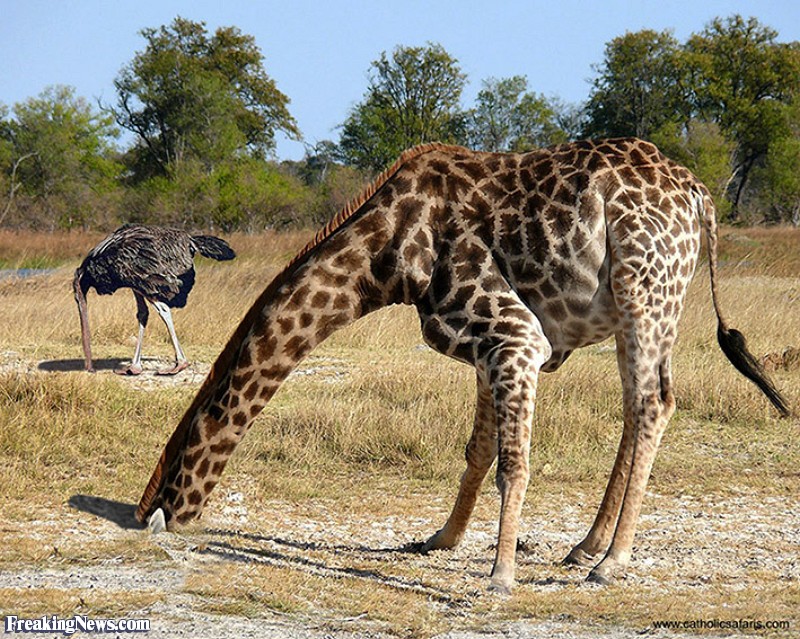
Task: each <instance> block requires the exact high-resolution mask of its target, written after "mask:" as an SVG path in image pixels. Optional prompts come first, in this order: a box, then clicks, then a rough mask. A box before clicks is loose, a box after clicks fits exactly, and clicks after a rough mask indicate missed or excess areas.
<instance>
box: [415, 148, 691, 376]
mask: <svg viewBox="0 0 800 639" xmlns="http://www.w3.org/2000/svg"><path fill="white" fill-rule="evenodd" d="M437 154H439V155H440V156H442V157H437ZM427 162H428V165H429V171H431V172H433V173H436V174H443V175H446V180H445V182H446V184H447V185H446V187H445V188H446V200H447V202H448V204H447V207H446V208H447V209H448V210H447V211H446V216H445V218H444V219H445V220H446V221H445V222H444V227H449V228H444V229H443V230H442V231H440V233H441V234H442V235H443V236H444V237H453V238H456V239H454V240H452V241H451V242H449V243H447V242H445V246H444V251H443V255H440V258H442V259H444V260H445V261H450V262H452V265H451V266H450V267H449V268H448V269H447V270H449V271H451V273H449V274H448V275H449V276H450V277H452V278H453V279H455V280H456V281H459V282H461V283H468V282H469V281H470V280H476V281H478V280H480V281H482V282H483V283H484V284H485V282H486V281H487V278H488V279H491V277H492V275H491V274H489V275H487V267H489V266H490V265H491V266H496V267H497V269H498V270H499V272H500V274H501V276H502V277H503V278H505V279H506V280H507V281H508V282H509V283H510V284H511V286H512V287H513V288H514V290H516V292H517V293H518V294H519V296H520V297H521V299H522V300H523V301H524V302H525V304H526V305H527V306H528V307H529V308H530V309H531V310H532V311H533V312H534V314H535V315H536V316H537V317H538V318H539V320H540V321H541V322H542V327H543V330H544V332H545V334H546V335H547V338H548V340H549V341H550V343H551V345H552V346H553V355H552V357H551V359H550V361H549V362H548V363H547V364H546V365H545V367H544V368H545V370H554V369H555V368H557V367H558V366H559V365H560V364H561V363H562V362H563V361H564V360H565V359H566V357H567V356H568V355H569V353H570V352H571V351H572V350H574V349H575V348H579V347H581V346H585V345H587V344H592V343H596V342H598V341H601V340H603V339H606V338H607V337H609V336H610V335H612V334H614V333H615V332H616V331H617V330H619V328H620V321H621V319H620V312H619V299H618V298H615V296H614V292H613V290H612V285H611V274H612V272H613V271H614V269H619V268H621V267H622V268H624V269H628V270H630V271H631V273H632V274H633V276H635V277H637V278H639V279H640V280H642V281H645V282H646V283H647V282H650V284H648V285H652V292H653V295H652V296H651V299H650V302H651V303H653V304H655V303H657V302H658V303H667V302H669V301H670V299H671V298H673V297H676V296H677V297H680V298H682V295H683V292H684V290H685V282H684V280H688V278H690V277H691V274H692V273H693V270H694V264H695V257H696V253H697V250H698V247H699V240H698V234H699V228H698V221H697V216H696V214H695V206H694V203H693V198H694V197H695V195H696V194H697V193H701V194H702V193H706V194H707V191H705V187H703V186H702V184H700V183H699V182H697V180H696V179H695V178H694V176H692V174H691V173H690V172H689V171H688V170H686V169H684V168H683V167H681V166H679V165H677V164H675V163H674V162H672V161H670V160H669V159H667V158H666V157H664V156H663V155H662V154H661V153H660V152H659V151H658V149H656V147H655V146H653V145H652V144H649V143H646V142H643V141H640V140H631V139H619V140H607V141H596V142H592V141H585V142H578V143H570V144H565V145H561V146H558V147H553V148H549V149H543V150H539V151H534V152H531V153H526V154H493V153H476V152H470V151H466V150H463V149H453V148H445V149H442V150H440V151H435V152H433V153H431V154H430V156H429V157H428V158H427ZM445 171H446V173H445ZM436 270H437V269H434V281H435V278H436ZM439 270H440V271H441V270H442V269H439ZM656 297H658V298H659V299H658V300H656V299H655V298H656ZM475 302H476V300H472V303H473V304H474V303H475Z"/></svg>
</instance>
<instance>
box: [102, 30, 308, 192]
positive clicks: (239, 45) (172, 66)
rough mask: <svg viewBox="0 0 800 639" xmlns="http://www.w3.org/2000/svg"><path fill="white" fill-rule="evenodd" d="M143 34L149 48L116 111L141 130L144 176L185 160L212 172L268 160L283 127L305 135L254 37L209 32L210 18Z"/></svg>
mask: <svg viewBox="0 0 800 639" xmlns="http://www.w3.org/2000/svg"><path fill="white" fill-rule="evenodd" d="M141 34H142V36H143V37H144V38H145V40H146V41H147V46H146V48H145V49H144V51H142V52H139V53H137V54H136V56H135V57H134V59H133V61H132V62H131V63H130V64H128V65H127V66H125V67H124V68H123V69H122V71H121V72H120V73H119V75H118V76H117V78H116V80H115V81H114V85H115V87H116V90H117V103H116V106H115V107H111V108H110V111H111V112H112V113H113V115H114V117H115V119H116V121H117V123H118V124H119V126H121V127H122V128H123V129H126V130H128V131H131V132H133V133H134V134H135V135H136V138H137V141H138V144H137V145H136V147H135V148H134V151H135V158H134V162H133V164H134V169H135V171H136V173H137V176H138V177H148V176H152V175H162V176H163V175H168V174H169V171H170V167H171V166H172V165H175V164H180V163H181V162H183V161H186V160H192V161H199V162H200V163H201V164H202V165H203V166H204V167H205V169H206V170H208V171H210V170H211V169H212V168H213V167H214V166H215V165H217V164H219V163H220V162H222V161H224V160H226V159H228V158H231V157H233V156H236V155H242V154H246V155H252V156H254V157H261V158H263V157H266V156H267V155H268V154H269V153H271V152H272V151H273V150H274V147H275V135H276V133H277V132H278V131H282V132H284V133H285V134H286V135H288V136H289V137H291V138H296V139H299V137H300V132H299V130H298V128H297V124H296V122H295V120H294V118H293V117H292V116H291V115H290V113H289V110H288V104H289V99H288V98H287V97H286V96H285V95H284V94H283V93H281V92H280V91H279V90H278V88H277V86H276V84H275V82H274V81H273V80H272V79H271V78H270V77H269V76H268V75H267V73H266V71H265V70H264V66H263V56H262V55H261V51H260V50H259V48H258V47H257V46H256V44H255V41H254V39H253V38H252V37H251V36H249V35H245V34H242V33H241V32H240V31H239V30H238V29H237V28H235V27H220V28H219V29H217V30H216V32H215V33H214V34H213V35H209V34H208V32H207V31H206V28H205V24H204V23H202V22H200V23H198V22H192V21H190V20H186V19H183V18H180V17H179V18H176V19H175V20H174V21H173V23H172V24H171V25H170V26H169V27H165V26H162V27H160V28H158V29H144V30H142V32H141Z"/></svg>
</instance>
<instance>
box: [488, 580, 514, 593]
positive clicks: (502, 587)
mask: <svg viewBox="0 0 800 639" xmlns="http://www.w3.org/2000/svg"><path fill="white" fill-rule="evenodd" d="M513 587H514V586H513V584H509V583H505V582H502V581H495V580H494V579H492V583H490V584H489V592H490V593H492V594H493V595H500V596H501V597H510V596H511V591H512V590H513Z"/></svg>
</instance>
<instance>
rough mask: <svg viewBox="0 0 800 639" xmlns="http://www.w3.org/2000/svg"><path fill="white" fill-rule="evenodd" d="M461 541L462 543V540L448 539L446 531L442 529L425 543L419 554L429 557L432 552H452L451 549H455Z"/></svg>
mask: <svg viewBox="0 0 800 639" xmlns="http://www.w3.org/2000/svg"><path fill="white" fill-rule="evenodd" d="M459 541H461V539H460V538H458V539H454V538H450V537H448V535H446V533H445V532H444V529H442V530H440V531H439V532H437V533H436V534H435V535H433V536H432V537H431V538H430V539H428V541H426V542H425V543H423V544H422V545H421V546H420V549H419V552H420V553H421V554H423V555H427V554H428V553H429V552H431V551H432V550H450V549H451V548H455V547H456V546H457V545H458V542H459Z"/></svg>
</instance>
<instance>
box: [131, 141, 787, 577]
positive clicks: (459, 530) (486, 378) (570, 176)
mask: <svg viewBox="0 0 800 639" xmlns="http://www.w3.org/2000/svg"><path fill="white" fill-rule="evenodd" d="M714 211H715V209H714V205H713V202H712V200H711V197H710V195H709V192H708V190H707V189H706V187H705V186H703V185H702V184H701V183H700V182H699V181H698V180H697V179H696V178H695V177H694V176H693V175H692V174H691V173H690V172H689V171H688V170H687V169H685V168H683V167H681V166H679V165H677V164H675V163H674V162H672V161H671V160H669V159H667V158H666V157H665V156H663V155H662V154H661V153H660V152H659V151H658V149H657V148H656V147H655V146H653V145H652V144H649V143H647V142H644V141H641V140H636V139H615V140H599V141H581V142H575V143H569V144H565V145H561V146H556V147H552V148H548V149H543V150H537V151H533V152H530V153H524V154H498V153H482V152H473V151H470V150H467V149H464V148H460V147H454V146H445V145H441V144H429V145H424V146H421V147H417V148H414V149H412V150H409V151H406V152H405V153H404V154H403V155H402V156H401V157H400V158H399V159H398V161H397V162H396V163H395V164H394V165H393V166H392V167H391V168H390V169H388V170H387V171H386V172H385V173H383V174H382V175H381V176H379V177H378V178H377V179H376V181H375V182H374V183H373V184H372V185H371V186H370V187H368V188H367V189H366V190H365V191H364V192H363V193H362V195H361V197H359V198H358V199H357V200H356V201H355V202H353V203H352V204H351V205H350V206H348V207H347V208H346V209H345V210H344V211H342V212H341V213H340V214H339V215H338V216H337V217H336V218H334V219H333V220H332V221H331V222H330V223H329V224H328V226H327V227H325V228H324V229H322V230H321V231H320V232H319V233H318V234H317V235H316V237H315V238H314V239H313V240H312V241H311V242H310V243H309V244H308V245H307V246H306V247H305V248H304V249H303V250H302V251H301V252H300V253H299V254H298V255H297V256H296V257H295V258H294V259H293V260H292V261H291V262H290V263H289V265H288V266H287V267H286V268H285V269H284V270H283V271H282V272H281V273H279V274H278V275H277V277H276V278H275V279H274V280H273V281H272V283H270V284H269V285H268V286H267V288H266V289H265V291H264V292H263V293H262V294H261V295H260V296H259V298H258V299H257V301H256V302H255V304H254V305H253V306H252V307H251V308H250V310H249V311H248V312H247V314H246V316H245V317H244V319H243V321H242V322H241V324H240V325H239V326H238V328H237V329H236V330H235V332H234V334H233V336H232V337H231V338H230V340H229V342H228V344H227V346H226V347H225V348H224V350H223V351H222V353H221V354H220V355H219V357H218V359H217V361H216V363H215V364H214V365H213V367H212V369H211V371H210V373H209V375H208V377H207V378H206V380H205V382H204V384H203V386H202V387H201V389H200V391H199V392H198V393H197V395H196V397H195V399H194V401H193V402H192V404H191V406H190V407H189V409H188V410H187V412H186V413H185V415H184V417H183V418H182V420H181V421H180V423H179V424H178V426H177V428H176V430H175V431H174V433H173V435H172V436H171V438H170V439H169V441H168V442H167V444H166V446H165V448H164V451H163V452H162V454H161V457H160V459H159V460H158V463H157V466H156V468H155V470H154V472H153V475H152V477H151V479H150V482H149V483H148V485H147V487H146V488H145V491H144V494H143V496H142V498H141V501H140V503H139V506H138V509H137V512H136V517H137V519H138V520H139V521H140V522H144V521H146V520H148V518H149V521H150V522H151V523H153V522H159V521H160V522H161V525H163V526H164V527H166V528H167V529H168V530H173V529H174V528H175V527H176V526H178V525H180V524H183V523H185V522H187V521H189V520H191V519H193V518H196V517H198V516H199V515H200V514H201V512H202V510H203V507H204V505H205V503H206V501H207V499H208V497H209V494H210V493H211V491H212V489H213V488H214V486H215V485H216V484H217V482H218V481H219V479H220V476H221V474H222V472H223V469H224V468H225V464H226V463H227V461H228V459H229V458H230V456H231V454H232V453H233V451H234V449H235V448H236V446H237V444H238V443H239V442H240V441H241V439H242V437H243V436H244V435H245V433H246V432H247V430H248V428H249V426H250V424H251V423H252V422H253V420H254V418H255V417H256V415H258V414H259V412H260V411H261V410H263V409H264V407H265V406H266V404H267V402H268V401H269V400H270V398H271V397H272V396H273V394H274V393H275V391H276V390H277V389H278V387H279V385H280V384H281V382H282V381H283V380H284V379H285V378H286V377H287V376H288V374H289V373H290V372H291V370H292V369H293V368H294V367H295V366H296V365H297V364H298V362H300V360H302V359H303V357H305V356H306V355H307V354H308V353H309V352H310V351H311V350H312V349H313V348H314V347H315V346H316V345H317V344H319V343H320V342H321V341H322V340H324V339H325V338H326V337H328V336H329V335H330V334H331V333H332V332H334V331H335V330H337V329H339V328H342V327H344V326H346V325H348V324H350V323H352V322H353V321H355V320H356V319H358V318H359V317H362V316H364V315H365V314H367V313H369V312H370V311H373V310H375V309H377V308H381V307H384V306H387V305H390V304H398V303H400V304H411V305H415V306H416V308H417V310H418V313H419V317H420V322H421V329H422V335H423V338H424V339H425V341H426V342H427V343H428V344H429V345H430V346H431V347H432V348H434V349H435V350H437V351H439V352H441V353H443V354H445V355H448V356H450V357H452V358H455V359H457V360H460V361H462V362H466V363H468V364H470V365H472V366H473V367H474V368H475V372H476V382H477V393H476V396H477V402H476V404H477V405H476V410H475V420H474V426H473V433H472V436H471V438H470V440H469V443H468V445H467V448H466V462H467V467H466V470H465V472H464V474H463V476H462V478H461V483H460V486H459V490H458V495H457V497H456V500H455V505H454V507H453V510H452V512H451V514H450V516H449V518H448V519H447V521H446V523H445V524H444V526H443V527H442V528H441V529H440V530H439V531H438V532H436V533H435V534H434V535H433V536H432V537H430V538H429V539H428V540H427V541H426V542H425V543H424V544H422V545H421V550H422V552H429V551H432V550H438V549H446V548H452V547H453V546H455V545H456V544H458V543H459V541H460V540H461V539H462V537H463V535H464V531H465V529H466V526H467V523H468V520H469V519H470V515H471V513H472V510H473V507H474V505H475V501H476V497H477V494H478V490H479V488H480V486H481V484H482V482H483V479H484V477H485V475H486V474H487V472H488V470H489V468H490V466H491V465H492V464H493V462H494V460H495V459H497V471H496V485H497V488H498V489H499V492H500V520H499V533H498V543H497V547H496V556H495V560H494V566H493V569H492V573H491V581H490V589H492V590H495V591H498V592H503V593H508V592H510V591H511V588H512V587H513V584H514V572H515V553H516V545H517V536H518V527H519V517H520V512H521V509H522V505H523V499H524V496H525V492H526V489H527V485H528V481H529V475H530V471H529V460H528V456H529V449H530V440H531V427H532V418H533V411H534V403H535V397H536V388H537V381H538V377H539V373H540V372H549V371H554V370H556V369H557V368H559V367H560V366H561V365H562V364H563V363H564V361H565V360H566V359H567V358H568V357H569V355H570V353H571V352H572V351H573V350H575V349H576V348H580V347H583V346H587V345H589V344H593V343H597V342H599V341H601V340H605V339H606V338H608V337H610V336H614V337H615V340H616V352H617V361H618V368H619V372H620V376H621V379H622V388H623V393H622V396H623V406H624V410H623V414H624V419H623V431H622V438H621V441H620V446H619V450H618V453H617V457H616V460H615V462H614V466H613V468H612V471H611V475H610V477H609V481H608V485H607V488H606V491H605V494H604V496H603V499H602V502H601V505H600V508H599V510H598V512H597V515H596V518H595V521H594V524H593V525H592V527H591V529H590V531H589V533H588V535H587V536H586V538H585V539H584V540H583V541H581V542H580V543H579V544H577V545H576V546H575V547H574V548H573V549H572V551H571V552H570V553H569V555H568V556H567V558H566V559H565V562H567V563H572V564H579V565H581V566H584V565H585V566H587V567H589V566H593V568H592V569H591V571H590V572H589V576H588V578H589V579H590V580H593V581H597V582H600V583H606V582H608V581H609V580H611V579H613V578H615V577H617V576H619V575H621V574H623V573H624V571H625V569H626V567H627V565H628V563H629V561H630V557H631V547H632V544H633V537H634V531H635V527H636V521H637V519H638V516H639V511H640V508H641V504H642V499H643V496H644V492H645V487H646V485H647V481H648V478H649V475H650V470H651V467H652V465H653V461H654V459H655V456H656V451H657V449H658V445H659V442H660V440H661V436H662V434H663V432H664V429H665V427H666V425H667V422H668V420H669V418H670V417H671V415H672V413H673V412H674V410H675V399H674V395H673V390H672V376H671V365H670V364H671V357H672V348H673V344H674V342H675V339H676V337H677V322H678V318H679V316H680V313H681V307H682V305H683V300H684V296H685V293H686V288H687V285H688V283H689V281H690V279H691V277H692V275H693V272H694V269H695V264H696V260H697V255H698V252H699V248H700V234H701V233H700V229H701V225H702V226H703V227H704V228H705V233H706V235H707V238H708V253H709V262H710V267H711V271H710V273H711V295H712V300H713V304H714V310H715V313H716V316H717V320H718V331H717V334H718V341H719V342H720V345H721V347H722V349H723V351H724V352H725V354H726V355H727V356H728V358H729V359H730V360H731V361H732V362H733V363H734V365H735V366H736V367H737V368H738V369H739V370H740V371H741V372H742V373H744V374H745V375H747V376H748V377H749V378H750V379H751V380H752V381H754V382H755V383H756V384H757V385H758V386H759V387H760V388H761V390H762V391H763V392H764V393H765V394H766V395H767V397H768V398H769V399H770V401H772V403H773V404H774V405H775V406H776V407H777V409H778V410H779V411H780V412H781V413H782V414H788V407H787V404H786V401H785V400H784V398H783V397H782V396H781V395H780V393H779V392H778V391H777V390H776V389H775V387H774V386H773V385H772V383H771V381H770V380H769V379H768V378H767V377H766V376H765V374H764V373H763V371H762V370H761V369H760V368H759V366H758V363H757V361H756V360H755V359H754V358H753V356H752V355H750V354H749V352H748V351H747V349H746V347H745V344H744V338H743V337H742V336H741V334H740V333H739V332H738V331H735V330H734V329H729V328H728V325H727V323H726V321H725V320H724V319H723V316H722V313H721V310H720V306H719V303H718V300H717V297H718V295H717V268H716V251H717V233H716V221H715V217H714ZM154 525H155V526H156V527H158V525H159V524H158V523H155V524H154Z"/></svg>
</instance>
